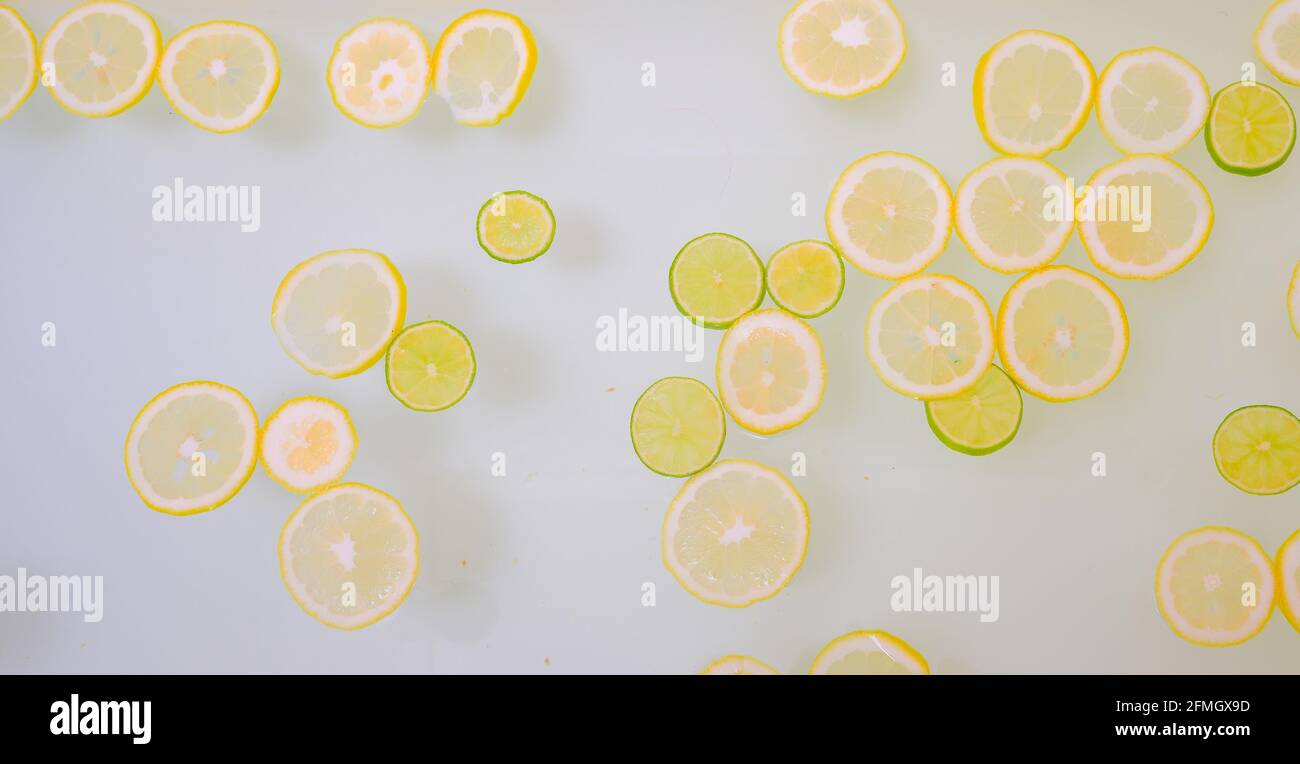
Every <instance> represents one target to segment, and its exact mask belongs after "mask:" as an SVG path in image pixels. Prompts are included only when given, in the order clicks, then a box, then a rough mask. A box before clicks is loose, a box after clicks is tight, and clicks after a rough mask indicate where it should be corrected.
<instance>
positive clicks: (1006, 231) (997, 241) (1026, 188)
mask: <svg viewBox="0 0 1300 764" xmlns="http://www.w3.org/2000/svg"><path fill="white" fill-rule="evenodd" d="M1047 186H1048V182H1047V180H1046V179H1044V178H1043V177H1041V176H1039V175H1036V174H1034V173H1032V172H1028V171H1026V170H1015V169H1012V170H1009V171H1007V172H1006V173H1005V174H1002V175H990V176H988V177H986V178H984V179H983V180H980V181H979V182H978V183H977V184H976V186H975V189H974V191H973V195H974V198H973V199H972V201H971V217H972V218H973V221H974V223H975V230H976V232H977V233H978V235H979V238H980V241H982V242H983V243H984V244H985V245H987V246H988V248H989V249H990V250H992V251H993V252H994V253H996V254H997V255H998V256H999V257H1005V258H1025V259H1028V258H1030V257H1033V256H1035V255H1037V254H1038V253H1039V252H1040V251H1041V250H1042V249H1043V248H1044V247H1045V246H1046V244H1047V241H1048V238H1049V237H1052V236H1053V234H1055V233H1056V229H1057V226H1058V225H1059V224H1058V223H1056V222H1054V221H1050V220H1047V219H1045V218H1044V217H1043V214H1042V212H1043V204H1042V201H1043V199H1044V198H1045V197H1044V195H1043V189H1045V188H1047Z"/></svg>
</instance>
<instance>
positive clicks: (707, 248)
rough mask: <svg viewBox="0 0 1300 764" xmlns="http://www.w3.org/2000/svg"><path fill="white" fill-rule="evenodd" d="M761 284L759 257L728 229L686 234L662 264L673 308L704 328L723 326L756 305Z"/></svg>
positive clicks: (725, 326) (760, 298) (761, 267)
mask: <svg viewBox="0 0 1300 764" xmlns="http://www.w3.org/2000/svg"><path fill="white" fill-rule="evenodd" d="M764 289H765V282H764V276H763V261H762V260H759V259H758V255H757V254H755V253H754V248H753V247H751V246H749V245H748V244H746V243H745V242H744V241H743V240H741V239H738V238H736V237H735V236H732V235H730V234H725V233H706V234H704V235H703V236H699V237H696V238H694V239H691V240H690V241H688V242H686V246H684V247H682V248H681V251H679V252H678V253H677V257H674V258H673V264H672V265H670V266H668V291H669V293H671V294H672V297H673V303H674V304H676V305H677V310H679V311H681V313H682V315H684V316H687V317H688V318H691V319H692V320H694V321H695V322H696V323H699V324H700V325H702V326H705V327H707V328H709V329H726V328H727V327H728V326H731V325H732V324H733V323H734V322H735V321H736V319H738V318H740V317H741V316H743V315H745V314H746V313H749V312H750V311H752V310H754V309H756V308H758V306H759V305H760V304H761V303H762V302H763V290H764Z"/></svg>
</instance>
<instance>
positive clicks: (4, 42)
mask: <svg viewBox="0 0 1300 764" xmlns="http://www.w3.org/2000/svg"><path fill="white" fill-rule="evenodd" d="M35 89H36V36H35V35H33V34H32V30H31V27H29V26H27V22H25V21H23V17H22V16H19V15H18V12H17V11H15V10H13V9H12V8H6V7H5V6H3V5H0V121H3V120H5V119H7V118H8V117H9V116H10V115H12V114H13V113H14V112H16V111H18V107H19V106H22V105H23V102H24V101H26V100H27V97H28V96H30V95H31V94H32V91H33V90H35Z"/></svg>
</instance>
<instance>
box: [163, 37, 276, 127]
mask: <svg viewBox="0 0 1300 764" xmlns="http://www.w3.org/2000/svg"><path fill="white" fill-rule="evenodd" d="M279 85H280V59H279V57H278V56H277V55H276V52H275V45H274V44H273V43H272V42H271V40H270V38H268V37H267V36H266V35H265V34H263V33H262V30H260V29H258V28H257V27H255V26H251V25H249V24H242V23H240V22H238V21H209V22H206V23H203V24H198V25H196V26H192V27H190V28H189V29H186V30H185V31H183V32H181V33H180V34H178V35H176V36H175V37H173V38H172V39H171V41H170V42H168V43H167V47H166V48H165V49H164V50H163V55H162V63H161V64H159V65H158V86H159V87H161V88H162V92H163V95H165V96H166V97H167V101H168V102H169V103H170V104H171V105H172V108H173V109H175V110H176V111H177V113H179V114H180V115H181V116H182V117H184V118H185V119H187V120H189V121H190V123H192V124H194V125H196V126H198V127H201V128H203V129H204V130H211V131H212V132H214V133H233V132H235V131H237V130H243V129H244V128H246V127H248V126H249V125H251V124H253V123H254V122H256V121H257V120H258V118H259V117H261V116H262V115H263V114H265V113H266V110H267V109H268V108H269V107H270V106H271V98H272V97H273V96H274V95H275V90H276V88H277V87H279Z"/></svg>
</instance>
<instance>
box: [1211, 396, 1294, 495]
mask: <svg viewBox="0 0 1300 764" xmlns="http://www.w3.org/2000/svg"><path fill="white" fill-rule="evenodd" d="M1213 448H1214V466H1216V467H1218V468H1219V474H1220V475H1222V476H1223V479H1224V480H1226V481H1228V482H1229V483H1231V484H1232V485H1234V486H1236V487H1237V488H1240V489H1241V490H1243V491H1245V492H1246V493H1253V494H1261V495H1264V494H1275V493H1283V492H1285V491H1289V490H1291V489H1292V488H1294V487H1295V484H1296V483H1300V419H1297V418H1296V415H1295V414H1292V413H1291V412H1290V411H1287V410H1286V409H1284V408H1281V407H1280V406H1243V407H1241V408H1239V409H1237V410H1236V411H1234V412H1232V413H1231V414H1228V415H1227V416H1226V417H1224V418H1223V422H1222V423H1220V424H1219V429H1217V430H1215V431H1214V442H1213Z"/></svg>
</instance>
